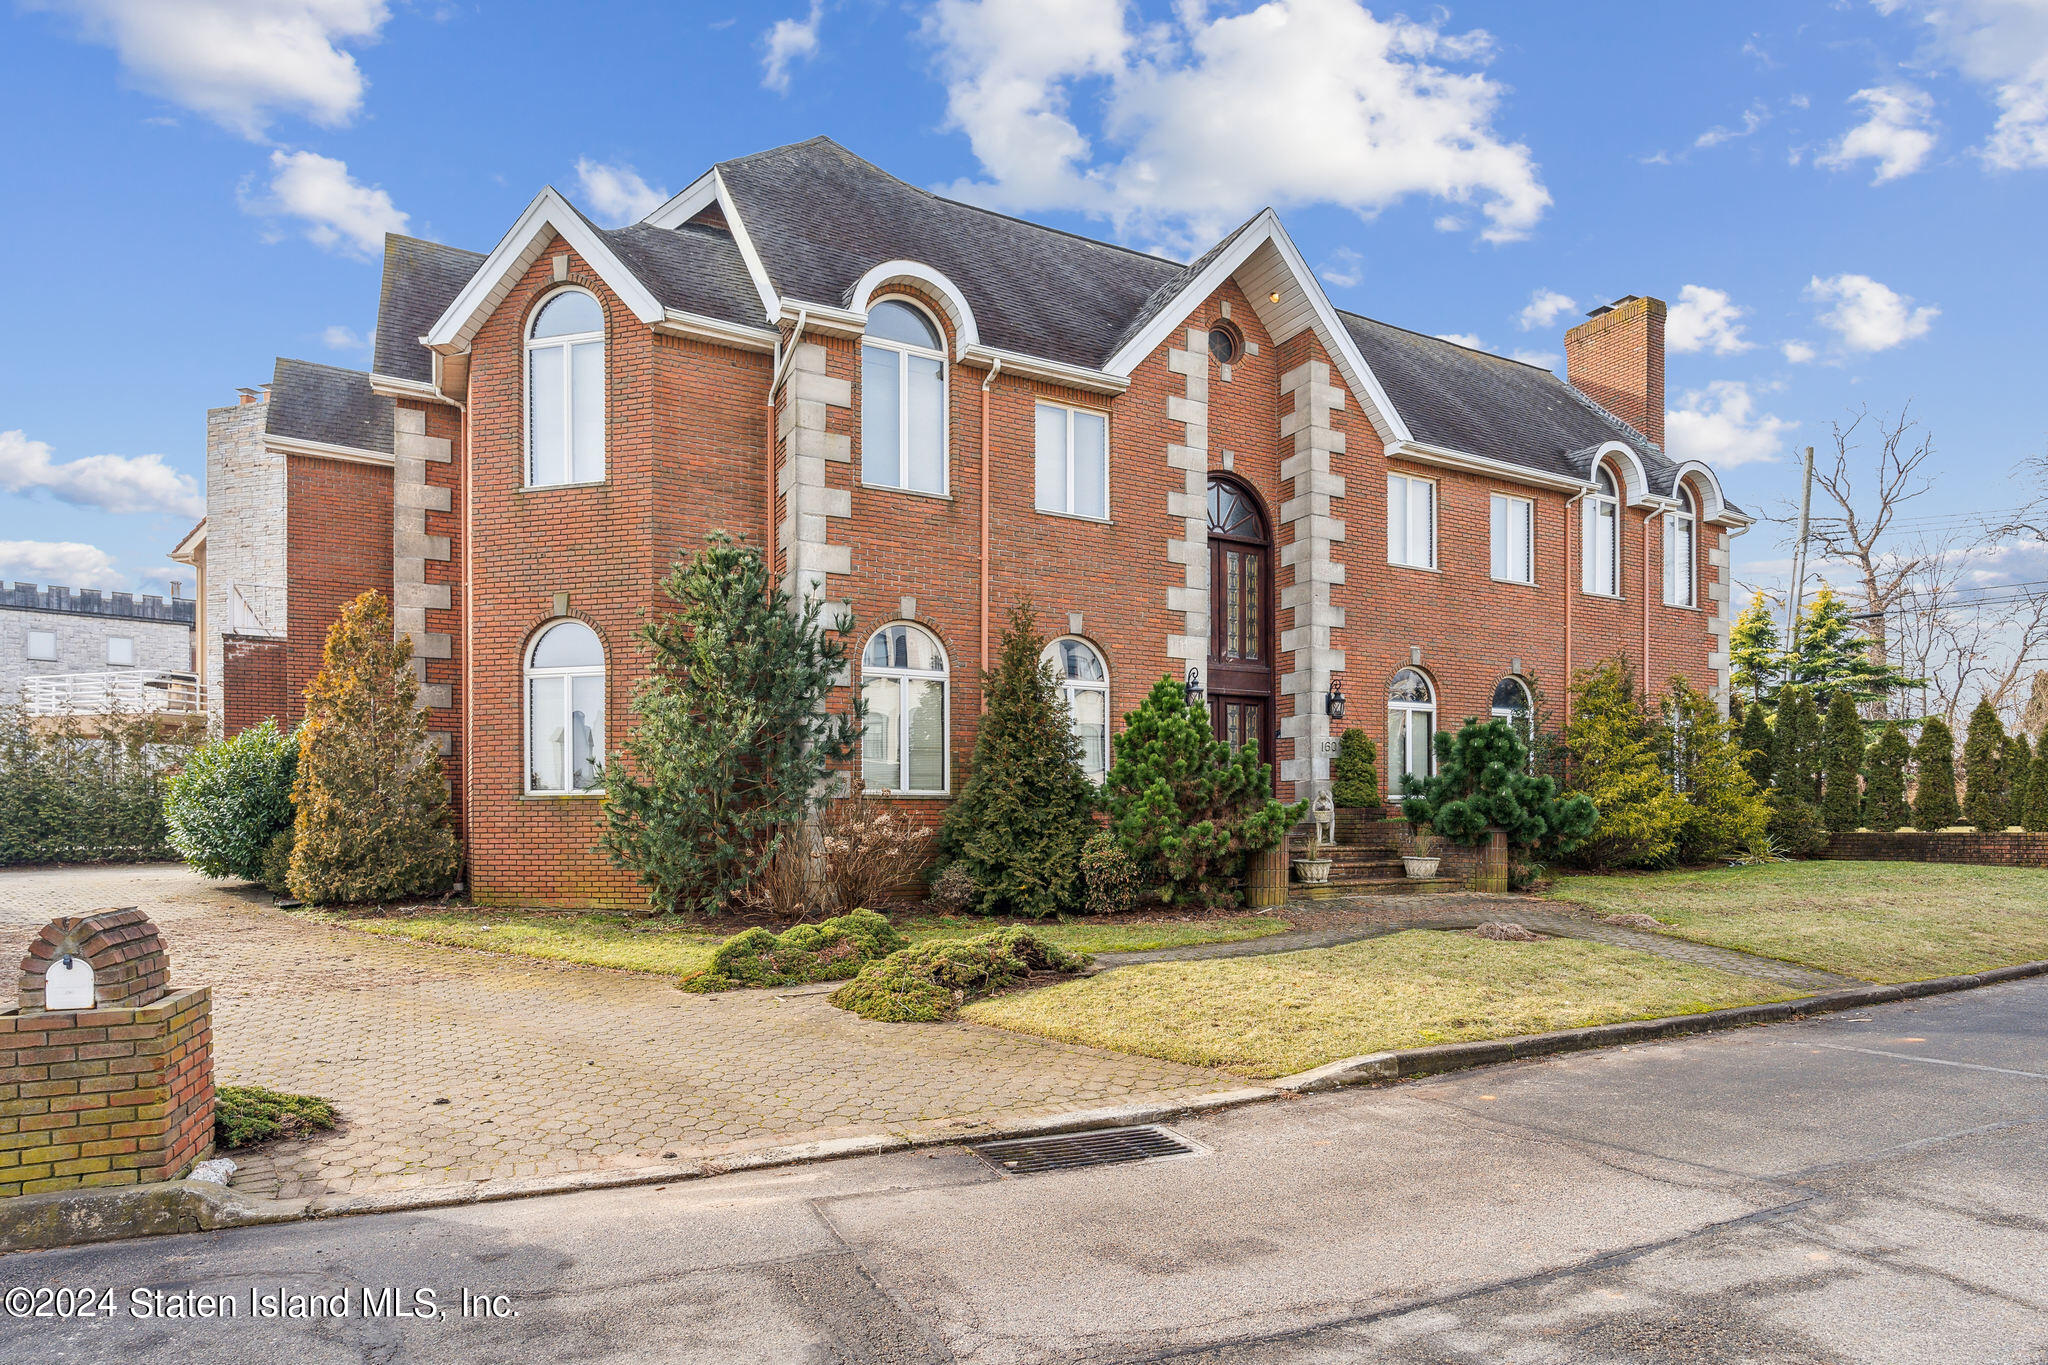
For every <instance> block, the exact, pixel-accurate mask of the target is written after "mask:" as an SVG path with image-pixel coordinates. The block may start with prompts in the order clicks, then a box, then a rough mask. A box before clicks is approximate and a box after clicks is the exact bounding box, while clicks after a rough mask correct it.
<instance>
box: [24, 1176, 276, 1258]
mask: <svg viewBox="0 0 2048 1365" xmlns="http://www.w3.org/2000/svg"><path fill="white" fill-rule="evenodd" d="M306 1204H307V1201H306V1200H303V1199H256V1198H252V1197H251V1196H249V1195H246V1194H240V1193H237V1192H236V1191H234V1190H231V1189H228V1188H227V1187H226V1186H224V1185H217V1184H214V1183H213V1182H211V1181H206V1180H165V1181H160V1182H157V1183H154V1184H149V1185H123V1186H115V1187H107V1186H102V1187H100V1188H97V1189H82V1190H56V1191H53V1192H51V1193H48V1194H22V1195H16V1196H14V1197H13V1198H11V1199H0V1251H44V1250H48V1249H49V1248H52V1247H68V1246H83V1245H85V1244H87V1243H91V1242H118V1241H122V1240H125V1239H126V1238H130V1237H159V1236H163V1235H165V1234H168V1233H176V1232H209V1231H212V1230H213V1229H215V1228H238V1227H249V1226H252V1225H254V1224H258V1223H289V1222H292V1221H294V1220H296V1219H299V1218H303V1217H305V1216H306Z"/></svg>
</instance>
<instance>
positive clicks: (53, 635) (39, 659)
mask: <svg viewBox="0 0 2048 1365" xmlns="http://www.w3.org/2000/svg"><path fill="white" fill-rule="evenodd" d="M38 639H42V640H48V641H49V642H50V652H49V653H47V654H44V653H39V652H38V651H37V649H36V641H37V640H38ZM27 649H28V661H29V662H30V663H37V664H53V663H55V662H57V632H56V631H54V630H32V631H30V632H29V633H28V645H27Z"/></svg>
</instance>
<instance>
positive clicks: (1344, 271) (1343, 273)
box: [1319, 246, 1365, 289]
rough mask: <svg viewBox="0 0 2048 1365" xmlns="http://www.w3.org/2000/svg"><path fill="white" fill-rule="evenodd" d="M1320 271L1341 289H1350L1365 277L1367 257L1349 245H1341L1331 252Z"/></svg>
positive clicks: (1326, 278)
mask: <svg viewBox="0 0 2048 1365" xmlns="http://www.w3.org/2000/svg"><path fill="white" fill-rule="evenodd" d="M1319 273H1320V274H1321V275H1322V277H1323V278H1324V279H1325V280H1327V281H1329V282H1330V283H1331V284H1334V285H1336V286H1337V287H1338V288H1339V289H1349V288H1351V287H1352V286H1353V285H1356V284H1358V283H1359V282H1360V281H1361V280H1363V279H1364V278H1365V257H1363V256H1361V255H1359V254H1358V253H1357V252H1356V251H1353V250H1352V249H1351V248H1350V247H1348V246H1340V247H1338V248H1337V249H1336V250H1335V251H1333V252H1331V253H1330V259H1329V260H1327V261H1324V262H1323V268H1322V270H1321V271H1320V272H1319Z"/></svg>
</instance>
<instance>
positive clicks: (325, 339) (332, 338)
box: [320, 323, 370, 351]
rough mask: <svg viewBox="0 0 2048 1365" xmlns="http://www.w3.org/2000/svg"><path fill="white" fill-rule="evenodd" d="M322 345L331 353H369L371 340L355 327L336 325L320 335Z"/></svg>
mask: <svg viewBox="0 0 2048 1365" xmlns="http://www.w3.org/2000/svg"><path fill="white" fill-rule="evenodd" d="M320 344H321V345H322V346H325V347H326V348H327V349H328V350H330V351H367V350H369V349H370V339H369V338H368V337H366V336H364V335H363V334H362V333H360V332H358V331H356V329H355V328H353V327H344V326H342V325H341V324H340V323H336V324H334V325H333V326H332V327H329V328H328V329H327V330H325V331H324V332H322V333H320Z"/></svg>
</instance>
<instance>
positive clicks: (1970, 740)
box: [1963, 699, 2006, 830]
mask: <svg viewBox="0 0 2048 1365" xmlns="http://www.w3.org/2000/svg"><path fill="white" fill-rule="evenodd" d="M2004 757H2005V726H2004V725H2003V724H2001V723H2000V722H1999V719H1998V708H1997V707H1995V706H1993V705H1992V704H1991V702H1990V701H1989V700H1988V699H1987V700H1984V701H1980V702H1978V703H1977V709H1976V710H1974V711H1972V712H1970V728H1969V732H1968V734H1967V736H1966V737H1965V738H1964V740H1963V783H1964V788H1963V823H1964V824H1966V825H1975V826H1976V827H1977V828H1978V829H1983V830H1993V829H2004V828H2005V826H2006V808H2005V788H2004V783H2003V781H2002V779H2001V777H2000V775H1999V766H2000V761H2001V760H2002V759H2003V758H2004Z"/></svg>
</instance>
